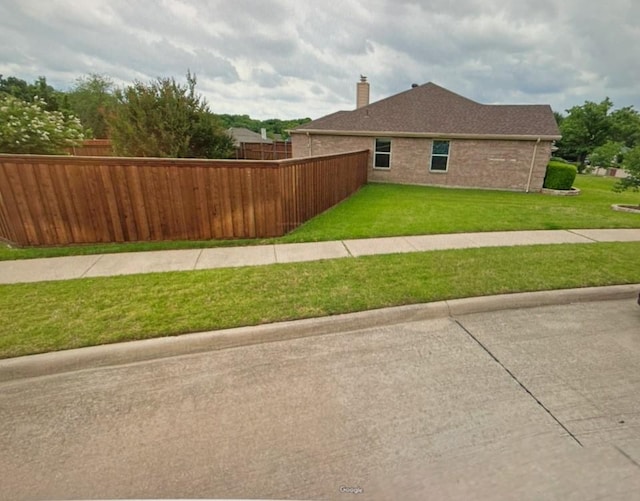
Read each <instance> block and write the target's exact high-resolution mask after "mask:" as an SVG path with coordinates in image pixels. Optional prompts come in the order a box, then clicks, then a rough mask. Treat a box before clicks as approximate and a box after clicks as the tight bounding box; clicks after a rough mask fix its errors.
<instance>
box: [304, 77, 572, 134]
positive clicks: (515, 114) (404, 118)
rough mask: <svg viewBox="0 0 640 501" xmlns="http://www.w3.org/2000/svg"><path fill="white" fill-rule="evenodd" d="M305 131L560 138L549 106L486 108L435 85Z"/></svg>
mask: <svg viewBox="0 0 640 501" xmlns="http://www.w3.org/2000/svg"><path fill="white" fill-rule="evenodd" d="M305 131H340V132H349V131H351V132H397V133H415V134H434V135H447V134H451V135H471V136H475V135H492V136H493V135H500V136H502V135H507V136H535V137H539V136H545V137H547V136H557V137H558V138H559V137H560V131H559V130H558V126H557V124H556V121H555V118H554V116H553V112H552V110H551V107H550V106H549V105H491V104H480V103H477V102H475V101H472V100H471V99H467V98H466V97H462V96H460V95H458V94H456V93H454V92H451V91H449V90H447V89H444V88H442V87H440V86H438V85H436V84H434V83H431V82H429V83H427V84H424V85H420V86H418V87H415V88H412V89H409V90H407V91H405V92H401V93H400V94H396V95H394V96H391V97H388V98H386V99H382V100H381V101H377V102H375V103H372V104H369V105H368V106H364V107H362V108H359V109H357V110H354V111H339V112H337V113H333V114H331V115H327V116H325V117H322V118H319V119H318V120H314V121H312V122H309V123H306V124H304V125H301V126H299V127H297V128H296V129H295V130H294V132H305Z"/></svg>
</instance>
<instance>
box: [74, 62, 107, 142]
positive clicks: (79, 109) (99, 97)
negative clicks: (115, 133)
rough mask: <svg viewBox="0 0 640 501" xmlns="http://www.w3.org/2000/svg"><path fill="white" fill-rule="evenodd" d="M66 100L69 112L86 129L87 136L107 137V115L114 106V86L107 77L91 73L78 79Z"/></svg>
mask: <svg viewBox="0 0 640 501" xmlns="http://www.w3.org/2000/svg"><path fill="white" fill-rule="evenodd" d="M67 100H68V103H69V108H70V109H71V111H72V112H73V113H74V115H76V116H77V117H78V118H79V119H80V121H81V122H82V125H84V126H85V128H86V129H87V135H89V136H92V137H95V138H100V139H104V138H107V137H109V130H108V125H107V115H108V114H109V113H110V112H112V110H113V108H114V106H115V104H116V97H115V95H114V84H113V81H112V80H111V79H110V78H109V77H107V76H104V75H98V74H96V73H92V74H90V75H88V76H85V77H80V78H78V79H77V80H76V84H75V86H74V87H73V89H71V91H69V93H68V94H67Z"/></svg>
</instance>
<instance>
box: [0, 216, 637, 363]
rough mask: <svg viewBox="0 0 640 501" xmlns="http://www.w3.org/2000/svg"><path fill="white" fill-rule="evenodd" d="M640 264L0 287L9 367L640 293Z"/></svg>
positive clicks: (507, 259)
mask: <svg viewBox="0 0 640 501" xmlns="http://www.w3.org/2000/svg"><path fill="white" fill-rule="evenodd" d="M612 215H613V214H612ZM638 255H640V243H638V242H632V243H594V244H574V245H569V244H564V245H539V246H528V247H511V248H484V249H463V250H450V251H437V252H427V253H411V254H393V255H381V256H368V257H360V258H349V259H336V260H327V261H317V262H308V263H295V264H277V265H270V266H258V267H246V268H236V269H216V270H206V271H195V272H174V273H155V274H148V275H132V276H119V277H108V278H91V279H80V280H69V281H59V282H41V283H33V284H16V285H0V316H1V318H2V323H1V325H2V327H1V328H0V358H6V357H15V356H20V355H27V354H32V353H40V352H47V351H54V350H63V349H69V348H78V347H82V346H92V345H98V344H105V343H113V342H118V341H128V340H134V339H144V338H151V337H158V336H165V335H178V334H182V333H186V332H197V331H205V330H215V329H223V328H228V327H237V326H244V325H256V324H262V323H269V322H277V321H282V320H292V319H300V318H308V317H319V316H325V315H335V314H339V313H347V312H353V311H362V310H369V309H374V308H383V307H388V306H396V305H404V304H412V303H422V302H430V301H438V300H444V299H451V298H461V297H469V296H482V295H490V294H501V293H510V292H523V291H539V290H549V289H563V288H571V287H586V286H602V285H612V284H625V283H637V282H640V260H638Z"/></svg>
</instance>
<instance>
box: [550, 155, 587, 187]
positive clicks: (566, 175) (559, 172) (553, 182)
mask: <svg viewBox="0 0 640 501" xmlns="http://www.w3.org/2000/svg"><path fill="white" fill-rule="evenodd" d="M577 173H578V169H576V166H575V165H572V164H567V163H564V162H558V161H557V160H552V161H551V162H549V165H547V173H546V174H545V176H544V184H543V187H544V188H548V189H550V190H570V189H571V187H572V186H573V182H574V181H575V179H576V174H577Z"/></svg>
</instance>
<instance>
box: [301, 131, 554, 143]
mask: <svg viewBox="0 0 640 501" xmlns="http://www.w3.org/2000/svg"><path fill="white" fill-rule="evenodd" d="M290 133H291V134H305V135H306V134H315V135H322V136H358V137H414V138H442V139H509V140H511V141H536V140H538V139H540V140H541V141H557V140H559V139H560V138H562V136H560V135H553V134H467V133H465V134H460V133H442V132H398V131H345V130H323V129H294V130H291V131H290Z"/></svg>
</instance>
